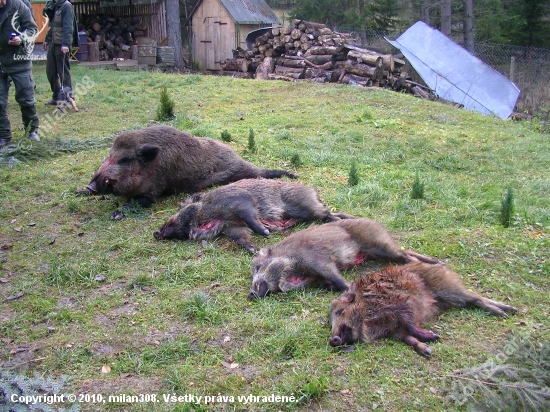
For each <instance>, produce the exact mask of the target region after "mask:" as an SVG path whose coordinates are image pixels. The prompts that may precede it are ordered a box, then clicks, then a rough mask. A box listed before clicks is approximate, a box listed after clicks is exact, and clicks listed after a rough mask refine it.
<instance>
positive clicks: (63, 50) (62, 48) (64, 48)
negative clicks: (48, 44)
mask: <svg viewBox="0 0 550 412" xmlns="http://www.w3.org/2000/svg"><path fill="white" fill-rule="evenodd" d="M61 52H62V53H63V54H65V53H68V52H69V48H68V47H67V46H61Z"/></svg>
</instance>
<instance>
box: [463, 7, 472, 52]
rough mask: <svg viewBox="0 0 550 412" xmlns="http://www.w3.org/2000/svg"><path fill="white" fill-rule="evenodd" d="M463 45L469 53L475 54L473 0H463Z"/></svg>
mask: <svg viewBox="0 0 550 412" xmlns="http://www.w3.org/2000/svg"><path fill="white" fill-rule="evenodd" d="M464 46H465V47H466V50H468V51H469V52H470V53H472V54H475V51H474V2H473V0H464Z"/></svg>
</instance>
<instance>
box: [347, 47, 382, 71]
mask: <svg viewBox="0 0 550 412" xmlns="http://www.w3.org/2000/svg"><path fill="white" fill-rule="evenodd" d="M348 59H355V60H357V61H358V62H359V63H365V64H368V65H369V66H371V67H380V66H382V56H379V55H375V54H367V53H361V52H359V51H356V50H350V51H349V52H348Z"/></svg>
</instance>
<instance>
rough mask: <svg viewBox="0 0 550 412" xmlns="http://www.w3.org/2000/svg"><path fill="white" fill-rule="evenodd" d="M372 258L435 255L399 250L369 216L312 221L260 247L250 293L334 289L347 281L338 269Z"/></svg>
mask: <svg viewBox="0 0 550 412" xmlns="http://www.w3.org/2000/svg"><path fill="white" fill-rule="evenodd" d="M367 259H378V260H384V261H390V262H396V263H407V262H411V261H416V260H422V261H425V262H428V263H437V262H438V261H437V260H436V259H432V258H429V257H427V256H423V255H420V254H418V253H415V252H413V251H409V250H402V249H401V248H400V247H399V246H398V245H397V243H396V242H395V241H394V240H393V238H392V237H391V235H390V234H389V233H388V231H387V230H386V228H385V227H384V226H382V225H381V224H380V223H378V222H375V221H374V220H370V219H349V220H340V221H337V222H331V223H326V224H324V225H320V226H312V227H309V228H308V229H305V230H302V231H300V232H296V233H294V234H292V235H291V236H289V237H287V238H286V239H284V240H283V241H282V242H280V243H278V244H276V245H274V246H268V247H266V248H263V249H261V250H260V252H259V253H258V256H256V258H254V260H253V262H252V288H251V291H250V294H249V295H248V296H249V297H250V298H261V297H264V296H266V295H267V294H268V293H269V292H287V291H289V290H291V289H295V288H301V287H305V286H308V285H311V284H318V285H319V286H322V287H328V288H330V289H335V290H346V289H347V287H348V285H347V283H346V281H345V280H344V278H343V277H342V275H341V274H340V270H341V269H345V268H349V267H352V266H355V265H359V264H361V263H363V262H364V261H365V260H367Z"/></svg>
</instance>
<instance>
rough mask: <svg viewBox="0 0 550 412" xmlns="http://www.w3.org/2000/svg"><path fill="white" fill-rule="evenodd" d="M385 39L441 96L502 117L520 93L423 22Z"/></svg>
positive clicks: (498, 75) (466, 106) (470, 108)
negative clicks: (392, 37) (394, 36)
mask: <svg viewBox="0 0 550 412" xmlns="http://www.w3.org/2000/svg"><path fill="white" fill-rule="evenodd" d="M386 40H388V39H386ZM388 41H389V42H390V43H391V44H392V45H393V46H395V47H397V48H398V49H399V50H401V51H402V52H403V54H404V55H405V57H406V58H407V60H409V62H410V63H411V64H412V66H413V67H414V68H415V69H416V71H417V72H418V74H419V75H420V76H421V77H422V79H423V80H424V81H425V82H426V84H427V85H428V86H429V87H430V88H432V89H433V90H435V92H436V93H437V94H438V95H439V96H440V97H443V98H444V99H447V100H451V101H453V102H456V103H460V104H463V105H464V107H465V108H466V109H469V110H475V111H478V112H481V113H484V114H493V115H495V116H498V117H500V118H501V119H506V118H508V116H510V114H511V113H512V111H513V110H514V106H515V104H516V101H517V99H518V96H519V93H520V90H519V89H518V87H517V86H516V85H515V84H514V83H512V82H511V81H510V80H508V79H507V78H506V77H504V76H503V75H502V74H500V73H499V72H497V71H496V70H494V69H493V68H491V67H489V66H488V65H486V64H485V63H483V62H482V61H481V60H480V59H478V58H477V57H475V56H473V55H471V54H470V53H469V52H468V51H467V50H465V49H463V48H462V47H461V46H459V45H458V44H456V43H454V42H453V41H452V40H450V39H449V38H448V37H446V36H445V35H444V34H443V33H441V32H439V31H437V30H435V29H433V28H431V27H430V26H428V25H427V24H425V23H424V22H421V21H419V22H417V23H415V24H414V25H413V26H411V27H410V28H409V29H408V30H407V31H406V32H405V33H403V34H402V35H401V36H400V37H399V38H398V39H397V40H395V41H391V40H388Z"/></svg>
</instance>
